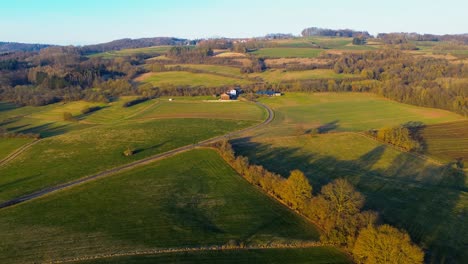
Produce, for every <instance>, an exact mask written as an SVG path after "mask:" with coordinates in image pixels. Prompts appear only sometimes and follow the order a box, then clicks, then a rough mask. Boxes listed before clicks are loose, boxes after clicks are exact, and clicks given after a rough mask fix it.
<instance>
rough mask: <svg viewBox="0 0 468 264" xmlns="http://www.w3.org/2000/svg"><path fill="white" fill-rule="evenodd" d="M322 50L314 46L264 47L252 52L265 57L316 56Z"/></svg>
mask: <svg viewBox="0 0 468 264" xmlns="http://www.w3.org/2000/svg"><path fill="white" fill-rule="evenodd" d="M322 52H323V50H322V49H314V48H262V49H259V50H256V51H254V52H252V53H253V54H255V55H257V56H259V57H265V58H296V57H299V58H315V57H318V56H319V55H320V54H321V53H322Z"/></svg>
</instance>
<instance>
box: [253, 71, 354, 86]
mask: <svg viewBox="0 0 468 264" xmlns="http://www.w3.org/2000/svg"><path fill="white" fill-rule="evenodd" d="M249 77H260V78H261V79H263V80H264V81H266V82H269V83H281V82H283V81H303V80H314V79H346V78H355V77H359V76H356V75H354V74H344V73H335V72H334V71H333V70H322V69H317V70H305V71H284V70H279V69H272V70H267V71H264V72H261V73H253V74H249Z"/></svg>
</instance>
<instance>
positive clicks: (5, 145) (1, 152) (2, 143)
mask: <svg viewBox="0 0 468 264" xmlns="http://www.w3.org/2000/svg"><path fill="white" fill-rule="evenodd" d="M32 141H33V139H30V138H1V137H0V160H2V159H3V158H5V157H6V156H8V155H9V154H10V153H12V152H13V151H15V150H16V149H18V148H19V147H21V146H23V145H25V144H27V143H29V142H32Z"/></svg>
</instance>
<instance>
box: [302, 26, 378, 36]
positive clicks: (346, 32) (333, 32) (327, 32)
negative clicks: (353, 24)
mask: <svg viewBox="0 0 468 264" xmlns="http://www.w3.org/2000/svg"><path fill="white" fill-rule="evenodd" d="M301 35H302V36H303V37H312V36H324V37H348V38H352V37H366V38H369V37H371V35H370V34H369V32H367V31H355V30H351V29H328V28H318V27H310V28H306V29H304V30H302V32H301Z"/></svg>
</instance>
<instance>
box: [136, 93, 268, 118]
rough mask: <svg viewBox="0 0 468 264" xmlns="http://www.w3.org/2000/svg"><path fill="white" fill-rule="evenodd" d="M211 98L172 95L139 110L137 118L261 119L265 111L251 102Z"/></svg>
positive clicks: (264, 115)
mask: <svg viewBox="0 0 468 264" xmlns="http://www.w3.org/2000/svg"><path fill="white" fill-rule="evenodd" d="M210 99H211V100H209V101H205V100H201V99H198V100H195V99H193V98H192V99H190V100H189V98H187V97H173V101H168V99H167V98H161V99H159V103H158V104H157V105H155V106H154V107H151V108H148V109H147V110H145V111H143V112H141V114H140V115H139V116H138V119H152V118H180V117H184V118H213V119H216V118H223V119H233V120H251V121H262V120H264V119H266V117H267V116H266V115H267V113H266V112H265V110H264V109H263V108H261V107H259V106H258V105H256V104H254V103H251V102H243V101H237V102H223V101H215V100H216V99H215V98H210Z"/></svg>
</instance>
